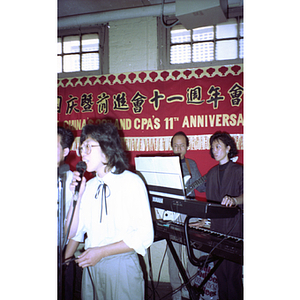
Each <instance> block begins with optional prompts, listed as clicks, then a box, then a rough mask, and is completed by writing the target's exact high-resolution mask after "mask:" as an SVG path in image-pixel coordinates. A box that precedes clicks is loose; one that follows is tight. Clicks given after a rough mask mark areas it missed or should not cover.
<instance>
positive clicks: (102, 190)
mask: <svg viewBox="0 0 300 300" xmlns="http://www.w3.org/2000/svg"><path fill="white" fill-rule="evenodd" d="M99 181H100V184H99V186H98V188H97V191H96V194H95V199H98V197H99V194H101V206H100V223H101V222H102V214H103V201H104V206H105V214H106V215H107V203H106V197H109V196H110V189H109V187H108V185H107V184H106V183H104V181H102V180H100V179H99ZM106 188H108V192H109V194H108V196H107V195H106Z"/></svg>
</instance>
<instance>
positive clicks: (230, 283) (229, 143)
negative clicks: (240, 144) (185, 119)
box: [198, 131, 243, 300]
mask: <svg viewBox="0 0 300 300" xmlns="http://www.w3.org/2000/svg"><path fill="white" fill-rule="evenodd" d="M237 154H238V151H237V148H236V144H235V141H234V139H233V138H232V137H231V136H230V135H229V134H228V133H226V132H220V131H219V132H216V133H214V134H213V135H212V136H211V138H210V155H211V157H212V158H213V159H215V160H216V161H217V162H218V165H216V166H214V167H213V168H212V169H210V170H209V171H208V173H207V178H206V198H207V199H209V200H211V201H214V202H216V203H219V204H221V205H225V206H238V207H240V208H241V209H240V212H239V213H238V214H237V215H236V216H235V217H234V218H224V219H214V218H212V219H211V230H212V231H217V232H220V233H225V234H229V235H230V236H236V237H240V238H242V237H243V215H242V210H243V166H242V165H240V164H237V163H234V162H233V161H232V158H234V157H236V155H237ZM198 225H199V224H198ZM215 274H216V276H217V279H218V286H219V300H241V299H243V282H242V265H241V264H237V263H234V262H230V261H228V260H224V261H223V262H222V263H221V265H220V266H219V267H218V268H217V270H216V272H215Z"/></svg>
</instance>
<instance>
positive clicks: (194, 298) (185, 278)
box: [166, 239, 200, 300]
mask: <svg viewBox="0 0 300 300" xmlns="http://www.w3.org/2000/svg"><path fill="white" fill-rule="evenodd" d="M166 241H167V244H168V246H169V248H170V251H171V253H172V255H173V258H174V260H175V262H176V265H177V268H178V270H179V272H180V274H181V277H182V279H183V282H184V283H185V285H186V288H187V290H188V291H189V294H190V299H191V300H198V299H199V295H200V294H199V292H198V291H197V289H195V288H194V287H193V286H192V285H191V283H190V282H189V278H188V276H187V275H186V272H185V269H184V267H183V265H182V263H181V261H180V259H179V257H178V255H177V253H176V251H175V249H174V246H173V244H172V242H171V241H170V240H169V239H166Z"/></svg>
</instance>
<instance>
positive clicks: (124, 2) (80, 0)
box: [57, 0, 243, 18]
mask: <svg viewBox="0 0 300 300" xmlns="http://www.w3.org/2000/svg"><path fill="white" fill-rule="evenodd" d="M57 1H58V5H57V9H58V18H63V17H68V16H76V15H82V14H90V13H96V12H106V11H114V10H123V9H127V8H137V7H144V6H151V5H158V4H162V2H163V0H57ZM164 2H165V4H168V3H175V2H176V1H175V0H164ZM228 6H229V7H236V6H243V0H228Z"/></svg>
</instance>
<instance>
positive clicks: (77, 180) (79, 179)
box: [70, 161, 87, 201]
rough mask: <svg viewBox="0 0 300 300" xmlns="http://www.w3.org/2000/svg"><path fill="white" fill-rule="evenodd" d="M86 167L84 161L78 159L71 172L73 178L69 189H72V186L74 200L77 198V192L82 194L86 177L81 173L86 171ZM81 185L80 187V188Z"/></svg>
mask: <svg viewBox="0 0 300 300" xmlns="http://www.w3.org/2000/svg"><path fill="white" fill-rule="evenodd" d="M86 168H87V166H86V163H85V162H84V161H80V162H79V163H77V165H76V171H74V172H73V180H72V183H71V186H70V188H71V190H73V188H74V197H73V200H74V201H77V200H78V198H79V192H80V195H82V194H83V192H84V189H85V182H86V179H85V178H84V177H83V174H84V172H85V171H86ZM82 183H83V184H82ZM81 186H82V188H80V187H81Z"/></svg>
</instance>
